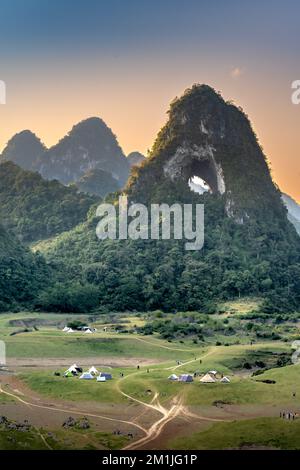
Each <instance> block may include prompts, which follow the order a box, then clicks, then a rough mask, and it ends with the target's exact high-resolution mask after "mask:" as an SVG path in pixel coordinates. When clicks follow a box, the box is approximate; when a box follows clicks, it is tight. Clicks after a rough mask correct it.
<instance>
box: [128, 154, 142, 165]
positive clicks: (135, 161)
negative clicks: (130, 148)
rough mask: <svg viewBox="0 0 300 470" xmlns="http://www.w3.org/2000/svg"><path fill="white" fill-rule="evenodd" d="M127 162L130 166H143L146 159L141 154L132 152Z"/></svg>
mask: <svg viewBox="0 0 300 470" xmlns="http://www.w3.org/2000/svg"><path fill="white" fill-rule="evenodd" d="M127 160H128V161H129V163H130V166H134V165H141V164H142V163H143V162H144V161H145V160H146V157H145V156H144V155H143V154H142V153H140V152H131V153H130V154H129V155H127Z"/></svg>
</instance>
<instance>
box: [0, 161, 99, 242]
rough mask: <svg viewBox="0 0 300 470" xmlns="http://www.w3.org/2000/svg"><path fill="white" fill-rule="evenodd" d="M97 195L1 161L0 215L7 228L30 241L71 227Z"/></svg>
mask: <svg viewBox="0 0 300 470" xmlns="http://www.w3.org/2000/svg"><path fill="white" fill-rule="evenodd" d="M98 201H99V198H97V197H92V196H88V195H85V194H82V193H79V192H78V189H77V188H71V187H65V186H63V185H62V184H60V183H59V182H58V181H45V180H44V179H43V178H42V177H41V176H40V175H39V174H38V173H33V172H31V171H25V170H22V169H21V168H20V167H19V166H17V165H15V164H14V163H12V162H6V163H2V164H1V165H0V219H1V223H2V224H3V225H4V226H5V227H6V229H8V230H11V231H13V232H14V233H15V234H16V235H17V236H18V238H19V239H20V240H22V241H23V242H26V243H29V242H33V241H37V240H41V239H44V238H48V237H52V236H54V235H57V234H59V233H61V232H64V231H66V230H70V229H71V228H72V227H75V226H76V225H77V224H78V223H80V222H82V221H84V220H85V219H86V215H87V212H88V210H89V209H90V207H91V205H92V204H94V203H96V202H98Z"/></svg>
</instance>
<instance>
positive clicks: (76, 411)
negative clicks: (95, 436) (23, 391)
mask: <svg viewBox="0 0 300 470" xmlns="http://www.w3.org/2000/svg"><path fill="white" fill-rule="evenodd" d="M0 393H3V394H4V395H7V396H9V397H12V398H14V399H15V400H17V401H19V402H20V403H22V404H23V405H26V406H29V407H35V408H41V409H44V410H49V411H51V412H53V411H56V412H59V413H67V414H76V415H80V416H89V417H91V418H99V419H105V420H108V421H115V422H117V423H124V424H128V425H130V426H134V427H136V428H138V429H139V430H140V431H142V432H143V433H145V434H147V432H148V431H147V429H145V428H144V427H143V426H141V425H140V424H137V423H135V422H133V421H126V420H122V419H117V418H109V417H108V416H102V415H98V414H94V413H89V412H86V411H79V410H74V409H66V408H65V409H64V408H58V407H55V406H46V405H38V404H37V403H30V402H28V401H26V400H24V399H23V398H21V397H19V396H18V395H15V394H14V393H10V392H8V391H6V390H3V388H2V386H1V385H0Z"/></svg>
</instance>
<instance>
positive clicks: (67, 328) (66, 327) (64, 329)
mask: <svg viewBox="0 0 300 470" xmlns="http://www.w3.org/2000/svg"><path fill="white" fill-rule="evenodd" d="M69 329H70V328H69V327H68V326H65V327H64V328H63V330H62V331H64V332H66V331H69Z"/></svg>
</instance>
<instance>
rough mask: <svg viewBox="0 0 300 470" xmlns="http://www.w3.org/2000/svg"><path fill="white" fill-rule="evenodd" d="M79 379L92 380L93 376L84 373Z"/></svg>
mask: <svg viewBox="0 0 300 470" xmlns="http://www.w3.org/2000/svg"><path fill="white" fill-rule="evenodd" d="M79 378H80V379H85V380H91V379H93V378H94V376H93V375H92V374H90V373H89V372H84V373H83V374H82V375H81V376H80V377H79Z"/></svg>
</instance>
